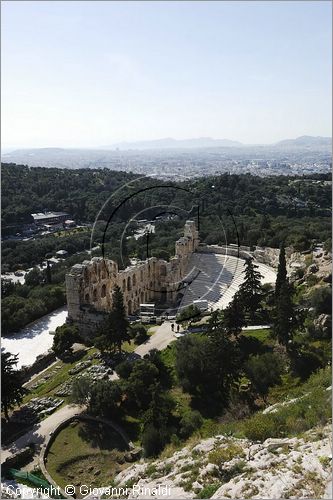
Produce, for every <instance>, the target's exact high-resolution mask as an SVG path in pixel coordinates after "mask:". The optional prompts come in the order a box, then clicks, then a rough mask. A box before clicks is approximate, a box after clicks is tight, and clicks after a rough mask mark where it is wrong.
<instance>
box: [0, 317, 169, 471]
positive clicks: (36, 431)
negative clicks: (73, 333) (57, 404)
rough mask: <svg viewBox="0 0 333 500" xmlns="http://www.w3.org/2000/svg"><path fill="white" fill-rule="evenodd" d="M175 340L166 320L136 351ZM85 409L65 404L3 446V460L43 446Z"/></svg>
mask: <svg viewBox="0 0 333 500" xmlns="http://www.w3.org/2000/svg"><path fill="white" fill-rule="evenodd" d="M174 340H176V339H175V337H174V336H173V333H172V330H171V322H165V323H163V324H162V325H161V326H159V327H158V328H157V330H156V332H155V333H154V334H153V335H152V336H151V337H149V339H148V340H147V342H145V343H144V344H141V345H140V346H138V347H137V348H136V349H135V351H134V352H135V353H136V354H138V355H139V356H141V357H143V356H144V355H145V354H147V353H148V352H149V351H151V350H152V349H158V350H159V351H161V350H163V349H165V348H166V347H167V346H168V345H169V344H170V343H171V342H172V341H174ZM117 378H118V376H117V374H116V373H114V374H113V375H112V377H111V379H113V380H115V379H117ZM83 410H84V406H79V405H66V406H63V407H62V408H61V409H60V410H58V411H56V412H55V413H53V414H52V415H50V416H49V417H47V418H45V419H44V420H42V421H41V422H39V423H38V424H36V425H34V426H33V428H32V429H31V430H30V431H28V432H27V433H26V434H24V435H23V436H21V437H20V438H18V439H17V440H16V441H14V442H13V443H11V444H10V445H9V446H7V447H3V448H2V452H1V462H3V461H4V460H6V458H8V457H10V456H11V455H12V454H13V453H15V452H16V451H18V450H22V449H23V448H25V447H26V446H28V445H29V444H30V443H34V444H36V445H38V446H41V445H42V444H43V443H44V441H45V439H46V438H47V437H48V436H49V434H50V432H52V431H53V430H54V429H55V428H56V427H58V425H59V424H61V423H62V422H64V421H65V420H67V419H68V418H69V417H73V416H74V415H78V414H80V413H81V412H82V411H83Z"/></svg>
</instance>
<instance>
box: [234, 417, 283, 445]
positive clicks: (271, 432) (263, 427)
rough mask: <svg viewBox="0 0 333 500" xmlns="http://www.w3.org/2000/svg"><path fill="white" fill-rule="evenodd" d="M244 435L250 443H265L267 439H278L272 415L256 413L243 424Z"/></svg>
mask: <svg viewBox="0 0 333 500" xmlns="http://www.w3.org/2000/svg"><path fill="white" fill-rule="evenodd" d="M243 430H244V434H245V436H246V437H247V438H248V439H251V440H252V441H265V439H268V438H269V437H278V436H279V434H278V431H277V428H276V422H275V421H274V418H273V416H272V414H266V415H263V414H262V413H258V414H256V415H253V417H251V418H249V419H248V420H246V421H245V422H244V425H243Z"/></svg>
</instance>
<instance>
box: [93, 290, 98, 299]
mask: <svg viewBox="0 0 333 500" xmlns="http://www.w3.org/2000/svg"><path fill="white" fill-rule="evenodd" d="M96 300H97V290H96V288H95V289H94V292H93V301H94V302H96Z"/></svg>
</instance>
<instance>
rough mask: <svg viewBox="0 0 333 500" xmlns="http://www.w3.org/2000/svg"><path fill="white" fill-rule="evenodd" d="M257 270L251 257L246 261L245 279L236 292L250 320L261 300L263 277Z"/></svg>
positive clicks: (252, 318)
mask: <svg viewBox="0 0 333 500" xmlns="http://www.w3.org/2000/svg"><path fill="white" fill-rule="evenodd" d="M257 269H258V266H257V265H256V264H254V263H253V259H252V257H249V258H248V259H246V265H245V271H244V274H245V279H244V281H243V283H242V284H241V286H240V287H239V291H238V299H239V301H240V303H241V304H242V305H243V307H244V312H245V313H247V314H248V315H249V316H250V319H251V320H254V317H255V314H256V312H257V310H258V308H259V304H260V301H261V299H262V285H261V279H262V277H263V276H262V275H261V274H260V272H259V271H258V270H257Z"/></svg>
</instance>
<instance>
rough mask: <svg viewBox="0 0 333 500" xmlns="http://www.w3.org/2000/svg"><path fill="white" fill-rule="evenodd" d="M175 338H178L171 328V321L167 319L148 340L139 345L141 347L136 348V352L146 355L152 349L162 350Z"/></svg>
mask: <svg viewBox="0 0 333 500" xmlns="http://www.w3.org/2000/svg"><path fill="white" fill-rule="evenodd" d="M173 340H176V338H175V337H174V336H173V332H172V330H171V321H165V322H164V323H163V324H162V325H161V326H159V327H158V328H157V330H156V332H155V333H154V334H153V335H152V336H151V337H149V340H147V342H145V343H144V344H141V345H139V347H137V348H136V349H135V352H136V354H139V356H144V355H145V354H148V352H149V351H151V350H152V349H157V350H159V351H162V350H163V349H165V348H166V347H167V346H168V345H169V344H170V342H172V341H173Z"/></svg>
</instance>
